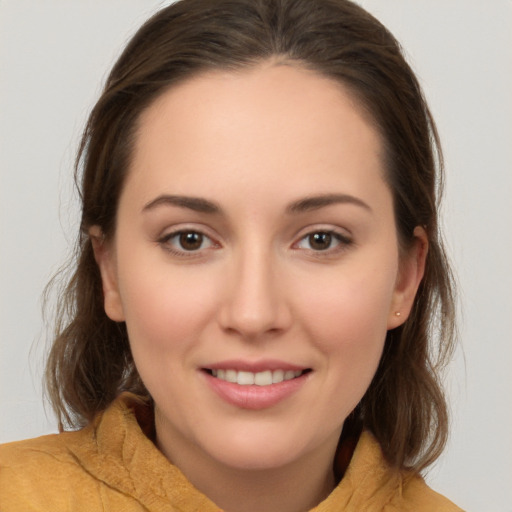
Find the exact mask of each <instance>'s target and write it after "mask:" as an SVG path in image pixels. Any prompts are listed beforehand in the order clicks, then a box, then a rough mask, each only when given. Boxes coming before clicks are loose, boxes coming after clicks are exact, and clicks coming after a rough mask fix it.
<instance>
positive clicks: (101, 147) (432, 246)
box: [46, 0, 454, 470]
mask: <svg viewBox="0 0 512 512" xmlns="http://www.w3.org/2000/svg"><path fill="white" fill-rule="evenodd" d="M270 58H277V59H279V60H280V61H282V62H287V63H292V64H293V63H295V64H296V65H299V66H304V67H307V68H309V69H312V70H315V71H317V72H318V73H320V74H322V75H324V76H327V77H330V78H332V79H334V80H337V81H338V82H340V83H341V84H343V85H344V86H345V87H346V88H348V89H349V90H350V91H352V93H353V94H354V95H355V97H356V98H357V99H358V101H359V103H360V105H361V106H362V108H363V109H364V110H365V111H366V112H367V114H369V116H370V118H371V119H372V120H373V122H374V123H375V124H376V126H377V127H378V129H379V130H380V133H381V135H382V139H383V143H384V148H385V158H384V160H385V161H384V165H385V170H386V178H387V180H388V183H389V185H390V188H391V190H392V193H393V197H394V208H395V218H396V223H397V230H398V234H399V238H400V240H401V243H402V244H403V245H406V244H407V243H408V242H411V241H412V239H413V230H414V228H415V227H416V226H423V227H424V228H425V229H426V232H427V235H428V240H429V252H428V256H427V262H426V273H425V276H424V279H423V281H422V283H421V285H420V288H419V291H418V294H417V297H416V300H415V304H414V307H413V310H412V312H411V315H410V316H409V318H408V319H407V321H406V322H405V323H404V325H402V326H401V327H398V328H397V329H394V330H391V331H389V332H388V335H387V339H386V343H385V348H384V353H383V356H382V360H381V363H380V366H379V368H378V370H377V373H376V375H375V377H374V379H373V381H372V383H371V385H370V387H369V389H368V391H367V393H366V394H365V396H364V397H363V399H362V401H361V403H360V404H359V405H358V407H357V408H356V410H355V411H354V412H353V413H352V414H351V416H350V417H349V418H348V419H347V421H346V422H345V423H346V424H345V429H350V428H356V427H358V426H361V427H364V428H366V429H369V430H370V431H371V432H372V433H373V434H374V435H375V436H376V438H377V439H378V441H379V442H380V444H381V446H382V449H383V451H384V454H385V456H386V457H387V459H388V460H389V461H390V463H391V464H393V465H394V466H396V467H410V468H413V469H415V470H420V469H423V468H424V467H426V466H428V465H429V464H431V463H432V462H433V461H434V460H435V459H436V458H437V457H438V456H439V454H440V452H441V451H442V449H443V447H444V444H445V442H446V438H447V430H448V419H447V407H446V402H445V398H444V395H443V392H442V388H441V385H440V380H439V371H440V370H441V368H442V366H443V365H444V364H445V363H446V361H447V360H448V358H449V355H450V353H451V349H452V347H453V342H454V297H453V286H452V279H451V274H450V270H449V266H448V263H447V260H446V257H445V254H444V251H443V246H442V240H441V237H440V233H439V225H438V203H439V195H440V190H441V188H442V172H443V166H442V154H441V149H440V145H439V140H438V135H437V132H436V128H435V125H434V122H433V120H432V117H431V114H430V112H429V110H428V107H427V105H426V102H425V100H424V97H423V94H422V91H421V89H420V86H419V84H418V82H417V80H416V77H415V76H414V73H413V72H412V70H411V69H410V67H409V66H408V64H407V63H406V61H405V59H404V57H403V54H402V52H401V48H400V46H399V44H398V42H397V41H396V40H395V38H394V37H393V36H392V35H391V34H390V33H389V31H388V30H387V29H386V28H385V27H384V26H382V25H381V24H380V23H379V22H378V21H377V20H376V19H375V18H373V17H372V16H371V15H370V14H368V13H367V12H366V11H364V10H363V9H362V8H361V7H359V6H357V5H355V4H354V3H352V2H350V1H348V0H215V1H214V2H212V1H211V0H182V1H178V2H177V3H175V4H172V5H171V6H169V7H167V8H165V9H162V10H161V11H159V12H158V13H157V14H155V15H154V16H153V17H152V18H151V19H149V20H148V21H147V22H146V23H145V24H144V25H143V26H142V27H141V28H140V29H139V31H138V32H137V33H136V35H135V36H134V37H133V39H132V40H131V41H130V42H129V44H128V46H127V47H126V49H125V50H124V52H123V53H122V55H121V56H120V58H119V60H118V61H117V63H116V64H115V66H114V68H113V69H112V72H111V73H110V76H109V77H108V79H107V82H106V85H105V88H104V90H103V93H102V95H101V97H100V99H99V100H98V102H97V104H96V106H95V107H94V109H93V110H92V112H91V114H90V117H89V120H88V123H87V126H86V128H85V131H84V134H83V138H82V142H81V145H80V149H79V153H78V156H77V162H76V179H77V182H79V183H80V185H79V190H80V198H81V201H82V220H81V230H80V235H79V239H78V244H77V249H76V256H77V261H76V268H75V270H74V274H73V276H72V277H71V279H70V280H69V282H68V284H67V287H66V290H65V292H64V293H63V295H62V296H61V301H60V309H59V313H58V322H57V335H56V339H55V342H54V344H53V347H52V350H51V353H50V355H49V359H48V364H47V373H46V379H47V390H48V394H49V396H50V399H51V401H52V404H53V406H54V409H55V411H56V413H57V415H58V417H59V421H60V422H61V425H62V423H63V422H64V423H67V424H68V425H70V426H75V427H76V426H81V425H84V424H86V423H88V422H89V421H91V419H92V418H93V417H94V415H95V414H97V413H98V412H99V411H101V410H103V409H105V408H106V407H107V406H108V405H109V404H110V403H111V402H112V400H114V399H115V398H116V396H117V395H118V394H119V393H120V392H121V391H124V390H129V391H132V392H135V393H138V394H141V395H144V396H147V391H146V390H145V388H144V385H143V383H142V382H141V380H140V378H139V376H138V373H137V370H136V368H135V365H134V362H133V359H132V356H131V353H130V348H129V344H128V338H127V333H126V329H125V326H124V324H122V323H120V324H118V323H115V322H113V321H111V320H110V319H109V318H108V317H107V316H106V314H105V312H104V309H103V295H102V285H101V279H100V274H99V271H98V268H97V265H96V263H95V260H94V255H93V250H92V246H91V241H90V239H89V236H88V229H89V228H90V227H91V226H93V225H98V226H100V227H101V229H102V230H103V233H104V234H105V236H106V237H107V239H108V238H109V237H111V236H112V235H113V233H114V229H115V220H116V210H117V203H118V200H119V195H120V191H121V188H122V185H123V182H124V178H125V175H126V172H127V169H128V167H129V163H130V157H131V152H132V148H133V142H134V137H135V133H136V129H137V121H138V119H139V118H140V115H141V113H142V112H143V111H144V110H145V109H146V108H147V107H148V106H149V105H150V104H151V103H152V102H153V101H154V100H155V99H156V98H157V97H158V96H159V95H161V94H162V93H163V92H164V91H166V90H167V89H168V88H169V87H172V85H173V84H176V83H177V82H179V81H183V80H185V79H187V78H189V77H192V76H194V75H197V74H198V73H200V72H203V71H206V70H209V69H243V68H246V67H250V66H252V65H255V64H257V63H259V62H261V61H263V60H265V59H270ZM345 431H346V430H345Z"/></svg>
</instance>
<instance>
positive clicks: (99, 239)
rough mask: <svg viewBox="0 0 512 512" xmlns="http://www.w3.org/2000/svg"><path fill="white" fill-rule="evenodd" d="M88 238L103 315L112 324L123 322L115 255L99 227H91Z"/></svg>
mask: <svg viewBox="0 0 512 512" xmlns="http://www.w3.org/2000/svg"><path fill="white" fill-rule="evenodd" d="M89 238H90V240H91V244H92V248H93V251H94V259H95V260H96V264H97V265H98V268H99V270H100V274H101V282H102V286H103V301H104V304H103V307H104V308H105V313H106V314H107V316H108V317H109V318H110V319H111V320H113V321H114V322H124V320H125V318H124V312H123V306H122V302H121V296H120V294H119V288H118V283H117V275H116V262H115V255H114V253H113V250H112V247H111V246H110V244H108V243H107V241H106V240H105V236H104V235H103V232H102V230H101V228H100V227H99V226H92V227H91V228H90V229H89Z"/></svg>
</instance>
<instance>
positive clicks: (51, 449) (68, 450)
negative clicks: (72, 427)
mask: <svg viewBox="0 0 512 512" xmlns="http://www.w3.org/2000/svg"><path fill="white" fill-rule="evenodd" d="M88 437H89V434H88V432H87V431H86V430H85V431H76V432H66V433H62V434H54V435H49V436H43V437H39V438H36V439H29V440H26V441H18V442H14V443H8V444H4V445H2V446H0V510H2V511H6V512H7V511H11V510H27V511H31V510H55V511H56V512H60V511H61V510H68V508H67V505H66V501H68V502H69V500H70V499H73V495H74V494H78V493H79V492H83V491H84V490H85V491H86V489H87V488H88V487H91V486H92V485H93V482H92V481H91V477H90V476H89V475H88V474H87V473H86V472H85V471H84V470H83V468H82V467H81V465H80V463H79V462H78V461H77V460H76V458H75V457H74V456H73V449H72V447H73V446H74V445H76V444H77V443H82V442H87V439H88ZM43 505H44V508H40V507H41V506H43Z"/></svg>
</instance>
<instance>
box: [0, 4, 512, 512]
mask: <svg viewBox="0 0 512 512" xmlns="http://www.w3.org/2000/svg"><path fill="white" fill-rule="evenodd" d="M166 3H169V2H158V1H154V0H153V1H150V0H89V1H85V0H75V1H65V0H60V1H59V0H45V1H44V2H43V1H39V0H0V406H1V410H2V413H1V414H0V441H10V440H15V439H22V438H26V437H33V436H37V435H40V434H43V433H47V432H53V431H55V423H54V420H53V419H52V417H51V415H49V419H47V417H46V416H45V412H44V408H43V401H42V399H41V384H40V382H41V374H42V365H43V363H42V360H43V354H44V349H45V341H44V339H45V327H44V324H43V322H42V317H41V293H42V290H43V288H44V285H45V283H46V282H47V280H48V279H49V277H50V276H51V275H52V274H53V272H54V271H55V270H56V269H57V268H58V266H59V265H60V264H61V263H62V262H63V261H64V260H65V258H66V255H67V254H68V252H69V250H70V246H71V245H72V243H73V241H74V237H75V231H76V227H77V218H78V214H77V208H76V197H75V195H74V192H73V186H72V181H71V174H72V167H73V158H74V153H75V150H76V146H77V140H78V137H79V134H80V132H81V129H82V127H83V124H84V121H85V116H86V115H87V112H88V111H89V109H90V107H91V106H92V105H93V102H94V100H95V98H96V97H97V96H98V93H99V90H100V85H101V83H102V81H103V79H104V78H105V75H106V73H107V71H108V69H109V68H110V66H111V65H112V63H113V61H114V59H115V57H116V56H117V55H118V53H119V51H120V49H121V48H122V46H123V44H124V43H125V42H126V41H127V39H128V38H129V36H130V35H131V34H132V33H133V31H134V30H135V29H136V28H137V27H138V26H139V25H140V23H141V22H142V21H143V20H144V19H146V18H147V17H148V16H149V15H150V14H151V13H152V12H154V10H156V9H157V8H158V7H159V6H162V5H165V4H166ZM361 3H362V4H363V5H364V6H365V7H366V8H367V9H368V10H370V11H371V12H372V13H374V14H375V15H376V16H377V17H378V18H379V19H381V21H383V22H384V24H386V25H387V26H388V27H389V28H390V29H391V30H392V32H394V33H395V35H396V36H397V37H398V39H399V40H400V41H401V42H402V43H403V45H404V47H405V48H406V50H407V53H408V55H409V57H410V61H411V62H412V65H413V67H414V69H415V70H416V71H417V73H418V75H419V77H420V79H421V81H422V83H423V86H424V88H425V91H426V94H427V97H428V99H429V101H430V105H431V107H432V110H433V113H434V116H435V117H436V120H437V123H438V127H439V130H440V133H441V137H442V140H443V143H444V150H445V153H446V162H447V171H448V179H447V193H446V201H445V206H444V220H445V225H446V232H447V235H448V239H449V249H450V252H451V255H452V258H453V260H454V264H455V269H456V272H457V274H458V278H459V281H460V285H461V303H462V309H463V318H462V324H461V339H462V342H463V352H462V351H459V352H458V354H457V357H456V360H455V362H454V364H453V366H452V371H451V373H450V376H449V378H448V379H447V385H448V388H449V390H450V397H451V407H452V412H453V420H452V422H453V429H452V436H451V441H450V444H449V446H448V449H447V450H446V452H445V454H444V455H443V457H442V459H441V460H440V461H439V463H438V464H437V465H436V466H435V467H434V468H433V469H432V470H431V471H430V472H429V474H428V475H427V480H428V481H429V483H430V484H431V485H432V486H433V487H434V488H436V489H437V490H439V491H440V492H442V493H444V494H446V495H448V496H449V497H450V498H451V499H453V500H454V501H455V502H457V503H458V504H460V505H461V506H463V507H464V508H467V509H468V510H474V511H485V512H506V511H508V512H510V511H512V462H511V461H512V429H511V426H512V407H511V402H512V401H511V398H510V395H511V391H512V377H511V370H510V369H511V367H512V336H511V331H512V325H511V318H512V292H511V289H512V271H511V265H512V207H511V204H510V203H511V200H512V151H511V147H512V129H511V126H512V121H511V120H512V101H511V94H512V93H511V91H512V1H511V0H414V1H411V0H361Z"/></svg>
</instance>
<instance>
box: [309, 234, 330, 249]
mask: <svg viewBox="0 0 512 512" xmlns="http://www.w3.org/2000/svg"><path fill="white" fill-rule="evenodd" d="M308 242H309V246H310V247H311V249H313V250H314V251H325V250H326V249H329V248H330V247H331V243H332V234H331V233H328V232H318V233H311V234H310V235H308Z"/></svg>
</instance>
